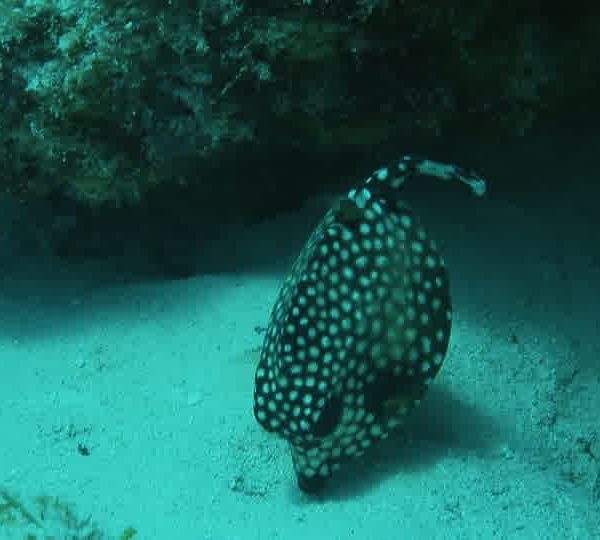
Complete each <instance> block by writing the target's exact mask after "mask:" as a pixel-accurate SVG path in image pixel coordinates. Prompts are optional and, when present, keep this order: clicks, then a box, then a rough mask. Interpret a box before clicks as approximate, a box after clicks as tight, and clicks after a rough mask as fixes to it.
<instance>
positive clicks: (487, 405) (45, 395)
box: [0, 189, 600, 540]
mask: <svg viewBox="0 0 600 540" xmlns="http://www.w3.org/2000/svg"><path fill="white" fill-rule="evenodd" d="M458 191H459V193H458V194H457V195H456V199H455V200H452V201H451V202H452V204H448V203H447V201H446V202H445V204H442V202H441V201H440V200H434V201H430V202H428V203H427V205H426V206H427V208H425V202H424V201H423V200H418V201H415V206H416V208H417V209H419V211H420V212H421V214H422V216H423V219H424V220H425V221H426V223H427V224H428V226H429V230H430V232H431V234H432V235H433V236H435V237H437V238H438V239H439V240H440V243H441V245H442V246H443V250H444V253H445V254H446V259H447V263H448V266H449V269H450V274H451V283H452V288H453V296H454V308H455V324H454V328H453V336H452V341H451V348H450V352H449V355H448V357H447V358H446V361H445V364H444V366H443V369H442V371H441V373H440V376H439V377H438V379H437V380H436V382H435V384H434V385H433V388H432V390H431V392H430V393H429V394H428V396H427V399H426V400H425V401H424V403H423V404H422V406H421V408H420V409H418V410H417V411H416V412H415V414H414V415H413V416H412V418H411V419H410V422H409V424H408V425H407V427H406V432H405V433H403V434H400V435H399V436H398V437H396V438H394V440H392V441H389V442H386V444H385V445H383V446H381V447H379V448H377V449H376V450H375V451H374V452H373V453H372V454H371V455H370V456H368V458H367V459H365V461H364V462H362V463H359V464H353V465H349V466H348V467H347V468H345V469H342V471H340V473H339V474H338V476H337V477H336V478H334V480H333V482H332V486H331V490H330V491H329V492H328V493H327V494H326V496H325V497H323V498H322V499H320V500H311V499H309V498H307V497H305V496H304V495H302V494H301V493H300V492H299V491H298V489H297V488H296V485H295V479H294V475H293V470H292V464H291V459H290V455H289V452H288V449H287V447H286V445H285V444H284V443H283V442H282V441H280V440H278V439H276V438H275V437H273V436H270V435H268V434H266V433H264V432H263V431H261V429H260V428H259V426H258V424H257V423H256V422H255V421H254V419H253V416H252V386H253V371H254V366H255V359H256V352H253V351H255V349H256V348H258V347H259V346H260V343H261V337H260V336H259V335H258V334H257V332H256V331H255V327H257V326H265V325H266V321H267V318H268V315H269V311H270V308H271V305H272V302H273V300H274V297H275V294H276V292H277V288H278V284H279V282H280V279H281V278H282V277H283V275H284V272H285V269H286V268H287V267H288V265H289V263H290V262H291V260H292V258H293V256H294V255H295V254H296V253H297V251H298V249H299V247H300V245H301V244H302V241H303V239H304V238H305V236H306V234H307V231H308V230H309V226H310V224H311V223H312V219H313V217H314V216H311V217H309V218H307V217H306V216H302V215H298V216H291V217H284V218H281V219H278V220H275V221H274V222H273V223H268V224H265V225H261V226H257V227H254V228H251V229H250V230H246V231H237V230H235V229H234V228H231V229H228V230H227V231H224V232H223V238H221V239H220V240H221V241H220V242H219V243H216V244H215V245H214V246H212V248H211V249H207V250H206V252H205V253H203V254H201V256H202V257H203V258H204V259H206V260H205V265H204V268H205V270H204V271H203V272H202V274H200V275H197V276H196V277H193V278H190V279H187V280H180V281H172V282H158V281H155V282H146V283H139V282H137V283H135V282H132V280H126V279H122V280H121V281H119V279H117V278H118V276H117V277H115V276H114V275H111V274H110V273H107V272H106V271H105V270H104V271H100V270H99V269H96V268H94V265H93V264H87V265H86V266H82V265H74V266H73V265H71V266H69V265H67V264H65V263H64V262H60V261H55V260H52V259H51V258H44V259H34V258H24V257H22V258H20V259H15V260H11V262H10V263H7V262H6V261H5V267H4V270H3V273H2V276H1V278H0V370H1V371H0V396H1V398H0V399H1V402H0V403H1V408H0V441H1V442H0V487H3V488H7V489H10V490H12V491H13V492H16V493H17V494H20V495H21V496H22V497H23V498H24V499H25V500H27V499H28V498H29V497H32V496H34V495H37V494H50V495H57V496H60V497H61V498H62V499H63V500H65V501H68V502H71V503H73V504H74V505H75V507H76V509H77V511H78V513H79V514H80V515H81V516H88V515H89V516H91V517H92V518H93V519H94V520H95V521H96V522H97V523H98V525H99V527H100V528H102V529H103V530H105V531H106V532H107V534H108V537H111V538H116V537H117V536H118V534H119V533H120V532H121V531H122V530H123V529H124V528H125V527H127V526H133V527H135V528H136V529H137V530H138V536H137V537H136V538H139V539H151V540H159V539H161V540H168V539H183V540H204V539H211V540H213V539H214V540H234V539H248V540H255V539H266V540H270V539H284V540H296V539H297V540H300V539H306V538H313V539H327V540H337V539H340V540H342V539H344V540H346V539H351V538H356V539H360V540H371V539H373V540H385V539H391V538H406V539H420V538H427V539H488V538H494V539H504V538H507V539H508V538H510V539H527V540H533V539H591V538H600V501H598V497H600V485H599V486H596V488H595V489H596V491H594V483H595V482H600V481H599V480H598V479H597V475H598V472H599V470H600V465H599V464H600V439H599V434H598V430H599V427H600V422H599V421H598V415H599V414H600V369H599V368H598V358H600V338H599V337H598V335H599V331H600V328H599V322H598V309H599V308H598V306H599V305H600V292H599V288H600V286H599V283H600V256H599V255H598V231H597V229H596V230H594V229H593V228H592V227H591V225H590V223H591V222H589V221H586V218H585V217H584V216H580V217H576V216H575V211H573V215H569V214H565V213H564V212H562V211H561V212H558V211H557V210H555V209H553V208H545V209H544V208H541V209H537V210H535V211H533V210H532V209H528V208H521V209H520V208H518V207H517V206H512V205H510V204H509V203H507V202H502V201H499V200H497V199H495V198H494V196H493V194H492V193H491V194H490V196H489V197H488V198H487V199H486V200H480V199H476V198H474V197H472V196H470V195H469V194H467V193H466V192H465V190H463V189H459V190H458ZM291 233H293V235H291ZM593 235H595V242H596V243H595V244H593V240H594V238H593ZM292 236H293V237H292ZM221 246H222V247H223V248H224V249H223V250H221V249H220V247H221ZM590 246H593V247H592V248H590ZM594 251H595V253H594ZM78 445H83V446H85V447H86V448H88V449H89V455H87V456H83V455H81V454H80V453H79V452H78ZM1 530H2V529H1V527H0V531H1Z"/></svg>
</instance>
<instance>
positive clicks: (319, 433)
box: [311, 396, 342, 438]
mask: <svg viewBox="0 0 600 540" xmlns="http://www.w3.org/2000/svg"><path fill="white" fill-rule="evenodd" d="M341 417H342V400H341V398H340V396H331V397H330V398H329V399H328V400H327V403H325V406H324V407H323V410H322V411H321V414H320V415H319V420H318V421H317V423H316V424H315V425H314V426H313V429H312V430H311V431H312V434H313V435H314V436H315V437H317V438H323V437H327V436H328V435H331V434H332V433H333V430H334V429H335V428H336V426H337V425H338V424H339V422H340V419H341Z"/></svg>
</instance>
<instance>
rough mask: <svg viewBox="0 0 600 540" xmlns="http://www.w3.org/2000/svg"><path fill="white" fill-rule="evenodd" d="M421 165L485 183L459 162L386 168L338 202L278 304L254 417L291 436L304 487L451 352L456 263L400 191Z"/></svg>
mask: <svg viewBox="0 0 600 540" xmlns="http://www.w3.org/2000/svg"><path fill="white" fill-rule="evenodd" d="M418 175H428V176H433V177H437V178H440V179H444V180H458V181H460V182H462V183H465V184H467V185H468V186H470V188H472V190H473V191H474V192H475V193H476V194H478V195H482V194H483V193H484V192H485V181H484V180H483V179H482V178H481V177H480V176H478V175H477V174H475V173H474V172H471V171H466V170H464V169H462V168H459V167H457V166H454V165H448V164H443V163H439V162H435V161H430V160H426V159H416V158H414V157H410V156H405V157H403V158H402V159H400V160H398V161H396V162H394V163H392V164H391V165H389V166H386V167H383V168H381V169H378V170H377V171H375V172H374V173H373V174H372V175H371V176H369V177H368V178H367V179H366V180H365V181H364V182H363V184H362V185H361V186H360V187H358V188H357V189H352V190H350V191H349V192H348V193H347V194H346V195H345V196H342V197H341V198H339V199H338V200H337V201H336V202H335V204H333V206H332V207H331V208H330V209H329V211H328V212H327V213H326V215H325V216H324V218H323V219H322V220H321V222H320V223H319V224H318V225H317V227H316V228H315V230H314V231H313V232H312V234H311V236H310V237H309V239H308V241H307V243H306V244H305V246H304V248H303V249H302V251H301V253H300V255H299V256H298V258H297V259H296V261H295V263H294V265H293V267H292V270H291V273H290V274H289V275H288V277H287V278H286V279H285V281H284V283H283V285H282V287H281V290H280V291H279V294H278V296H277V299H276V302H275V305H274V307H273V310H272V313H271V317H270V321H269V325H268V328H267V330H266V332H265V338H264V343H263V346H262V350H261V355H260V360H259V363H258V366H257V369H256V376H255V387H254V416H255V417H256V419H257V421H258V422H259V423H260V425H261V426H262V427H263V428H264V429H266V430H267V431H269V432H273V433H275V434H277V435H279V436H280V437H282V438H283V439H286V440H287V441H288V443H289V446H290V449H291V454H292V461H293V465H294V469H295V472H296V477H297V482H298V486H299V487H300V489H301V490H302V491H304V492H306V493H317V492H319V491H321V490H322V489H323V487H324V486H325V485H326V483H327V479H328V478H329V477H330V476H331V474H332V473H333V472H335V471H337V470H338V469H340V467H341V466H342V465H343V463H344V462H346V461H348V460H350V459H353V458H356V457H359V456H362V455H363V454H364V453H365V452H366V451H367V450H368V449H369V448H370V447H372V445H373V444H374V443H375V442H377V441H378V440H381V439H385V438H387V437H388V436H389V434H390V433H391V432H392V431H393V430H394V429H395V428H397V427H398V426H400V425H401V424H402V421H403V418H404V417H405V416H406V415H407V414H408V413H409V412H410V411H411V410H412V409H413V407H414V406H415V405H417V404H418V403H419V402H420V400H421V399H422V397H423V395H424V393H425V391H426V389H427V387H428V385H429V384H430V383H431V382H432V380H433V378H434V377H435V376H436V374H437V372H438V370H439V369H440V366H441V364H442V361H443V359H444V356H445V354H446V350H447V347H448V341H449V338H450V328H451V319H452V306H451V300H450V293H449V287H448V275H447V271H446V266H445V264H444V261H443V259H442V257H441V255H440V253H439V250H438V247H437V246H436V243H435V242H434V240H432V239H431V238H430V237H429V235H428V234H427V233H426V232H425V229H424V228H423V226H422V225H421V223H420V222H419V220H418V218H417V216H416V215H415V214H414V212H413V211H412V210H411V209H410V207H409V206H408V205H407V204H406V203H405V202H403V201H402V200H401V199H400V196H399V194H400V191H401V190H400V188H401V187H402V186H403V184H404V183H405V182H406V181H407V180H408V179H409V178H411V177H413V176H418Z"/></svg>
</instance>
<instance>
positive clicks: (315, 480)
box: [296, 473, 328, 495]
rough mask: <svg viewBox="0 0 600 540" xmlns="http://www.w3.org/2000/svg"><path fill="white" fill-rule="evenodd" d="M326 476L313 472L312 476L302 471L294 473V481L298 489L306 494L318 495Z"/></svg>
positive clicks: (324, 483) (324, 484)
mask: <svg viewBox="0 0 600 540" xmlns="http://www.w3.org/2000/svg"><path fill="white" fill-rule="evenodd" d="M327 480H328V478H326V477H324V476H320V475H318V474H315V475H314V476H306V475H304V474H302V473H296V481H297V483H298V487H299V488H300V491H302V492H303V493H306V494H307V495H318V494H319V493H321V492H322V491H323V489H324V488H325V486H326V484H327Z"/></svg>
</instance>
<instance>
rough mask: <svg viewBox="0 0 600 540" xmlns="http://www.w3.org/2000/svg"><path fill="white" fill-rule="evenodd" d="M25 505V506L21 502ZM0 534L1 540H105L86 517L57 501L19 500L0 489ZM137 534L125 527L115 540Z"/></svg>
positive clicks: (126, 539)
mask: <svg viewBox="0 0 600 540" xmlns="http://www.w3.org/2000/svg"><path fill="white" fill-rule="evenodd" d="M25 501H27V502H25ZM0 533H1V534H2V537H3V538H4V537H5V536H4V535H5V534H6V535H7V537H8V538H23V539H26V540H35V539H36V538H42V537H43V538H52V539H55V538H56V539H58V538H69V539H71V540H105V539H107V538H109V536H108V535H107V534H105V533H104V532H102V531H101V530H100V529H99V528H98V527H97V525H96V524H95V523H94V522H93V521H92V519H91V518H90V517H86V518H81V517H79V516H78V515H77V513H76V512H75V510H74V509H73V506H72V505H71V504H68V503H66V502H64V501H62V500H61V499H59V498H58V497H55V496H48V495H41V496H37V497H33V498H31V499H22V498H20V497H17V496H16V495H14V494H12V493H10V492H9V491H7V490H6V489H3V488H0ZM136 534H137V530H136V529H134V528H133V527H127V528H126V529H125V530H124V531H123V532H122V533H121V534H120V535H119V540H130V539H131V538H133V537H134V536H135V535H136Z"/></svg>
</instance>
